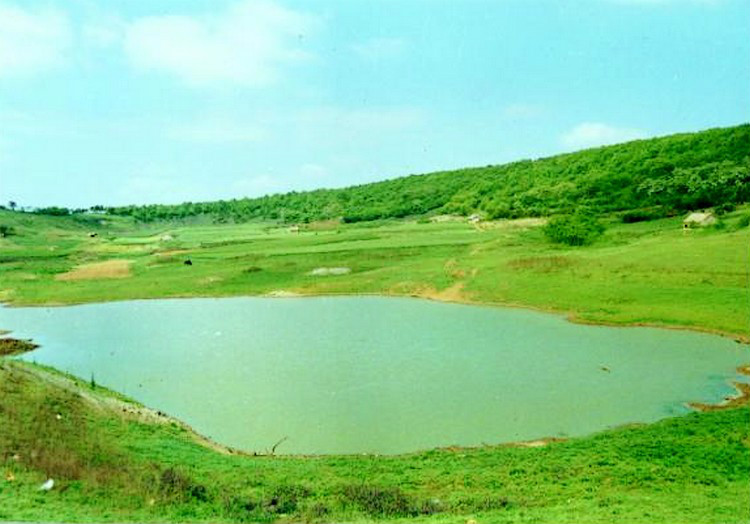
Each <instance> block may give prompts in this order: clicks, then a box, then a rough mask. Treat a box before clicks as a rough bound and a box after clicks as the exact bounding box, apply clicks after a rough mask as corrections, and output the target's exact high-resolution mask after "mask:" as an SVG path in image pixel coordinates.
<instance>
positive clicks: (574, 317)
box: [0, 290, 750, 345]
mask: <svg viewBox="0 0 750 524" xmlns="http://www.w3.org/2000/svg"><path fill="white" fill-rule="evenodd" d="M324 297H386V298H413V299H421V300H430V301H433V302H440V303H444V304H461V305H467V306H476V307H492V308H513V309H526V310H529V311H536V312H539V313H545V314H550V315H556V316H562V317H564V318H565V320H567V321H568V322H571V323H573V324H579V325H587V326H603V327H615V328H631V327H634V328H637V327H643V328H652V329H669V330H673V331H690V332H694V333H702V334H707V335H716V336H720V337H724V338H730V339H732V340H734V341H735V342H737V343H738V344H744V345H750V334H743V333H735V332H732V331H725V330H721V329H716V328H710V327H704V326H689V325H684V324H665V323H661V322H611V321H606V320H589V319H585V318H581V316H580V314H579V313H576V312H574V311H564V310H560V309H555V308H553V307H543V306H534V305H528V304H521V303H518V302H492V301H490V302H482V301H477V300H472V299H469V298H460V299H456V298H446V297H441V296H439V292H435V293H408V294H406V293H388V292H385V293H381V292H372V293H348V292H341V293H331V292H328V293H300V292H298V291H292V290H273V291H269V292H266V293H263V294H232V295H187V294H186V295H172V296H164V297H140V298H139V297H131V298H114V299H109V300H108V299H104V300H91V301H71V302H42V303H23V302H20V303H19V302H13V301H0V307H8V308H22V307H55V308H57V307H68V306H84V305H89V304H92V305H93V304H109V303H112V302H130V301H140V300H185V299H191V298H196V299H197V298H203V299H206V298H209V299H211V298H213V299H220V298H273V299H288V298H324ZM5 333H6V334H7V332H5ZM2 334H3V331H2V330H0V336H1V335H2Z"/></svg>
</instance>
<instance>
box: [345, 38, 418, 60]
mask: <svg viewBox="0 0 750 524" xmlns="http://www.w3.org/2000/svg"><path fill="white" fill-rule="evenodd" d="M405 49H406V42H405V41H404V40H403V39H401V38H371V39H369V40H365V41H364V42H359V43H356V44H354V45H352V50H353V51H354V52H355V53H356V54H357V55H359V56H360V57H362V58H366V59H368V60H378V59H383V58H391V57H394V56H398V55H400V54H402V53H403V52H404V50H405Z"/></svg>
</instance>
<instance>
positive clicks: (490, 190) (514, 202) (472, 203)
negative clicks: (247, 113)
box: [107, 125, 750, 222]
mask: <svg viewBox="0 0 750 524" xmlns="http://www.w3.org/2000/svg"><path fill="white" fill-rule="evenodd" d="M749 155H750V125H742V126H737V127H731V128H725V129H711V130H708V131H702V132H699V133H686V134H678V135H672V136H668V137H662V138H655V139H650V140H638V141H634V142H629V143H626V144H619V145H614V146H607V147H601V148H596V149H590V150H586V151H580V152H577V153H570V154H564V155H558V156H554V157H550V158H544V159H540V160H524V161H520V162H514V163H511V164H505V165H500V166H487V167H481V168H468V169H461V170H458V171H449V172H439V173H431V174H427V175H412V176H407V177H403V178H397V179H393V180H386V181H383V182H378V183H374V184H366V185H361V186H354V187H348V188H344V189H320V190H316V191H308V192H291V193H287V194H283V195H270V196H264V197H260V198H245V199H238V200H228V201H218V202H203V203H194V202H186V203H184V204H180V205H149V206H126V207H117V208H108V209H107V211H108V212H109V213H113V214H119V215H131V216H133V217H135V218H137V219H139V220H143V221H153V220H167V219H168V220H172V219H183V218H187V217H192V216H197V215H208V216H211V217H212V218H213V219H214V220H218V221H237V222H241V221H246V220H252V219H271V220H280V221H284V222H308V221H313V220H325V219H331V218H340V219H342V220H344V221H346V222H358V221H367V220H377V219H382V218H400V217H405V216H417V215H424V214H440V213H453V214H462V215H468V214H471V213H480V214H483V215H484V216H486V217H488V218H514V217H524V216H547V215H554V214H568V213H571V212H573V211H574V210H576V209H577V208H579V207H581V206H585V207H586V208H587V209H589V210H592V211H594V212H596V213H608V212H614V211H631V210H638V209H648V210H649V211H648V212H647V213H650V215H648V214H645V215H644V214H643V213H641V215H633V218H638V217H640V219H647V218H648V217H649V216H660V215H663V214H666V213H674V212H681V211H684V210H687V209H695V208H702V207H709V206H716V205H720V204H726V203H731V204H736V203H741V202H747V201H748V200H750V156H749Z"/></svg>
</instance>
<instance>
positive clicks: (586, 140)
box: [560, 122, 647, 149]
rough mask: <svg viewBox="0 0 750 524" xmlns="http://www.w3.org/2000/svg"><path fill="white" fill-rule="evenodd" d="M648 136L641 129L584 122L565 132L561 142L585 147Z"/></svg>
mask: <svg viewBox="0 0 750 524" xmlns="http://www.w3.org/2000/svg"><path fill="white" fill-rule="evenodd" d="M646 136H647V133H646V132H645V131H643V130H641V129H634V128H629V127H614V126H610V125H607V124H602V123H600V122H584V123H582V124H578V125H577V126H575V127H574V128H572V129H570V130H569V131H567V132H566V133H564V134H563V135H562V137H561V138H560V142H561V143H562V145H563V146H564V147H565V148H566V149H584V148H588V147H597V146H603V145H607V144H616V143H619V142H627V141H629V140H635V139H637V138H644V137H646Z"/></svg>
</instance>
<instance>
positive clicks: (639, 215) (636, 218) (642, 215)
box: [622, 209, 666, 224]
mask: <svg viewBox="0 0 750 524" xmlns="http://www.w3.org/2000/svg"><path fill="white" fill-rule="evenodd" d="M665 216H666V213H665V212H664V210H662V209H634V210H633V211H626V212H625V213H623V214H622V221H623V223H625V224H634V223H636V222H647V221H649V220H657V219H659V218H664V217H665Z"/></svg>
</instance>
